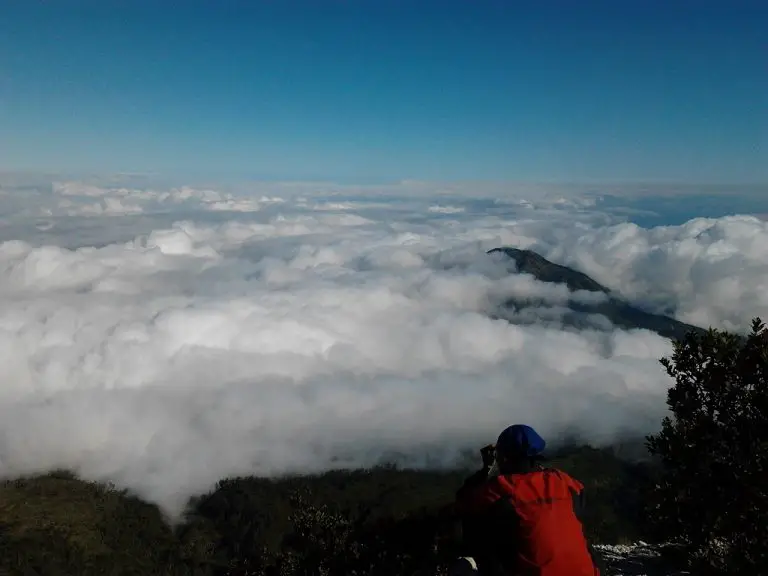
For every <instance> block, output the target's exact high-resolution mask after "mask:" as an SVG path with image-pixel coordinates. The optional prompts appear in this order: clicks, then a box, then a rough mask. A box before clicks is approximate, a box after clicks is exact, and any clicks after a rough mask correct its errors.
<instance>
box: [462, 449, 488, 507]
mask: <svg viewBox="0 0 768 576" xmlns="http://www.w3.org/2000/svg"><path fill="white" fill-rule="evenodd" d="M495 449H496V447H495V446H494V445H493V444H488V445H487V446H484V447H483V448H481V449H480V456H481V457H482V459H483V467H482V468H481V469H480V470H478V471H477V472H475V473H474V474H472V475H471V476H469V477H468V478H466V479H465V480H464V483H463V484H462V485H461V487H460V488H459V489H458V490H457V492H456V502H457V503H458V502H461V501H462V500H464V499H465V498H466V497H467V496H468V495H469V494H470V493H471V492H472V491H474V489H475V488H477V487H478V486H482V484H483V483H484V482H485V481H486V480H488V473H489V472H490V470H491V467H492V466H493V463H494V459H495V457H494V451H495Z"/></svg>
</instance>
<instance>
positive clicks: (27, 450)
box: [0, 185, 768, 511]
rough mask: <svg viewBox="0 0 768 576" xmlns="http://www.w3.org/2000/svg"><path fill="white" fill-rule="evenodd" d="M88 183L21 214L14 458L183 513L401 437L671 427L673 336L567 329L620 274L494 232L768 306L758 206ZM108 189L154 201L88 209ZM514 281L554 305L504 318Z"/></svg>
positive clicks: (9, 370) (373, 454)
mask: <svg viewBox="0 0 768 576" xmlns="http://www.w3.org/2000/svg"><path fill="white" fill-rule="evenodd" d="M61 190H67V191H68V193H66V194H64V193H63V192H61ZM83 190H85V191H86V192H87V194H81V193H80V192H82V190H81V189H78V188H77V187H73V186H69V185H68V186H64V187H62V188H60V191H59V192H57V193H56V194H53V195H52V197H53V200H54V201H53V202H52V204H51V205H52V206H54V207H56V206H58V204H57V203H58V202H60V201H62V200H63V199H68V200H72V199H73V198H74V199H75V200H78V202H76V203H75V204H76V205H77V206H78V207H79V208H81V210H80V211H76V213H73V215H72V216H66V213H64V214H62V213H61V212H60V211H59V212H56V213H54V214H53V215H48V216H46V218H44V219H40V218H32V217H31V215H34V214H36V213H35V212H34V211H32V212H29V211H27V212H24V211H22V210H20V209H19V206H18V205H16V204H14V206H13V210H12V212H13V213H14V214H16V216H15V218H14V219H10V220H9V221H8V227H7V229H6V231H5V232H2V234H5V235H4V236H0V238H4V239H6V241H5V242H3V243H0V355H1V356H2V359H1V360H2V365H3V369H4V382H3V387H2V388H0V474H2V475H12V474H19V473H27V472H36V471H41V470H46V469H50V468H52V467H57V466H63V467H68V468H75V469H76V470H78V471H79V472H80V473H82V474H83V475H85V476H86V477H89V478H97V479H104V478H108V479H110V480H113V481H116V482H117V483H118V484H120V485H122V486H128V487H131V488H133V489H136V490H139V491H140V493H142V494H143V495H145V496H147V497H149V498H152V499H153V500H156V501H158V502H161V503H162V504H163V505H165V506H166V507H168V509H169V510H171V511H178V510H179V507H180V506H181V505H182V504H183V503H184V501H185V499H186V498H187V497H188V496H190V495H191V494H193V493H196V492H200V491H203V490H206V489H208V488H210V487H211V485H212V483H214V482H215V481H216V480H218V479H219V478H221V477H222V476H225V475H229V474H247V473H277V472H286V471H296V470H302V471H307V470H318V469H323V468H325V467H328V466H329V465H331V462H332V459H334V458H338V459H340V460H338V461H336V462H335V464H339V463H341V464H350V465H360V464H370V463H373V462H376V461H377V459H378V458H380V457H382V456H383V455H385V454H386V453H387V452H388V451H391V450H398V451H401V452H403V453H405V454H406V455H408V456H410V457H412V458H413V459H414V461H415V462H417V463H418V462H419V461H425V459H426V455H429V456H430V457H431V458H436V459H438V460H442V461H444V462H446V463H447V462H450V461H451V459H452V458H453V457H454V456H455V454H456V451H458V450H460V449H463V448H467V447H471V448H476V447H477V446H478V445H480V443H483V442H486V441H488V440H489V439H492V438H493V437H494V435H495V434H496V433H498V431H499V430H500V429H501V428H502V427H503V426H505V425H507V424H509V423H511V422H514V421H525V422H528V423H530V424H532V425H534V426H536V427H537V428H539V429H540V430H541V432H542V433H543V434H544V435H545V436H546V437H548V438H550V439H556V438H557V437H558V436H559V435H560V434H562V433H564V432H566V431H573V430H575V431H580V432H582V433H583V434H585V436H586V438H588V439H589V440H591V441H594V442H604V441H610V440H611V439H613V438H615V437H617V436H618V435H620V434H623V433H634V434H642V433H647V432H650V431H653V430H655V429H656V428H657V426H658V424H659V419H660V418H661V417H662V416H663V414H664V411H665V405H664V397H665V394H666V387H667V386H668V384H669V379H668V378H667V377H666V375H665V374H664V373H663V369H662V368H661V366H660V365H659V363H658V358H659V357H660V356H662V355H664V354H667V353H669V352H670V346H669V344H668V342H666V341H665V340H663V339H662V338H660V337H658V336H656V335H655V334H652V333H648V332H644V331H634V332H625V331H618V330H615V331H614V330H611V329H610V326H608V327H607V330H592V331H581V332H575V331H572V330H563V329H562V326H561V318H562V314H563V311H564V310H565V309H566V306H567V304H568V301H569V300H581V301H583V300H585V299H587V300H589V299H594V298H599V297H601V296H600V295H593V294H584V293H576V294H573V293H569V292H568V290H567V289H565V287H563V286H554V285H546V284H541V283H539V282H536V281H535V280H534V279H532V278H531V277H530V276H527V275H510V274H509V272H508V265H507V264H506V263H504V261H503V260H501V259H499V258H498V257H495V256H493V255H486V254H485V251H486V250H488V249H490V248H493V247H496V246H499V245H515V246H518V247H523V248H525V247H532V248H535V249H538V250H540V251H541V252H542V253H543V254H544V255H545V256H548V257H551V258H552V259H553V260H555V261H558V262H561V263H566V264H572V265H577V267H578V268H580V269H582V270H583V271H585V272H587V273H589V274H591V275H593V276H594V277H595V279H597V280H598V281H600V282H602V283H603V284H606V285H608V286H610V287H612V288H616V289H620V290H622V291H625V292H626V293H627V294H628V295H630V296H632V297H636V298H638V299H640V300H643V301H646V302H648V303H649V305H654V306H656V307H657V308H658V307H666V306H672V307H676V308H678V309H679V311H678V312H677V316H678V317H680V318H682V319H685V320H689V321H694V320H697V319H698V320H701V322H700V323H704V324H706V323H707V322H709V321H711V322H714V323H715V324H716V325H720V326H742V327H743V326H746V324H748V322H749V320H750V319H751V317H752V316H753V315H755V314H757V313H761V314H763V315H764V316H765V317H767V318H768V301H766V296H765V294H768V258H767V257H766V251H768V223H766V222H762V221H760V220H758V219H756V218H747V217H741V218H726V219H720V220H694V221H691V222H689V223H687V224H686V225H684V226H681V227H671V228H662V229H655V230H643V229H638V228H637V227H634V226H632V225H628V224H621V225H614V226H609V227H604V226H602V223H603V222H604V221H605V219H606V217H605V216H604V215H601V214H598V213H595V212H590V209H589V203H588V202H585V203H580V202H579V200H578V199H574V201H573V202H565V203H564V202H555V201H553V202H543V201H541V200H540V199H538V198H532V199H531V200H530V202H527V203H508V202H507V203H505V202H497V203H489V204H487V205H486V204H484V205H482V206H478V205H475V204H472V202H470V201H469V200H467V201H466V202H460V201H458V200H454V199H452V200H451V203H450V206H455V207H460V208H463V209H464V211H463V212H458V211H457V212H454V215H453V216H452V217H451V218H450V219H446V218H444V217H442V216H441V213H440V212H438V213H437V214H432V213H431V212H430V211H429V207H430V206H443V207H445V206H446V205H445V204H442V202H441V201H439V200H437V199H435V198H432V197H426V196H425V197H423V198H420V199H409V200H408V201H407V202H405V201H403V200H397V201H392V200H388V199H387V198H385V197H379V198H372V199H370V200H369V201H366V200H365V199H357V200H350V199H340V200H339V201H338V205H336V206H332V205H331V204H330V203H332V202H334V201H333V200H326V199H323V197H322V196H320V197H318V198H314V199H313V198H312V195H311V193H310V191H307V190H303V192H302V195H299V196H290V195H288V196H285V197H282V198H280V200H282V201H276V200H277V197H276V196H274V194H276V192H274V190H272V191H267V190H260V191H258V192H254V195H252V196H247V195H242V194H235V193H234V192H228V191H218V190H214V189H212V188H207V187H206V188H199V189H198V188H185V187H177V188H169V189H167V190H162V189H158V190H156V191H147V190H143V189H142V190H139V189H132V188H124V189H117V190H118V191H117V192H116V191H115V190H113V189H111V188H103V189H102V188H100V189H99V190H101V193H97V191H96V189H94V188H90V187H86V188H84V189H83ZM120 190H122V191H120ZM73 191H74V192H76V193H73V194H70V193H69V192H73ZM252 192H253V191H252ZM262 196H264V197H266V198H267V199H269V201H267V200H265V199H264V198H263V197H262ZM302 196H303V197H304V200H301V197H302ZM82 198H86V199H85V200H83V199H82ZM16 200H18V198H16ZM107 200H109V201H110V202H112V203H111V204H107V203H106V201H107ZM115 200H117V201H118V202H119V204H117V203H114V201H115ZM4 201H5V200H4V199H0V206H2V203H3V202H4ZM249 201H252V202H254V204H252V205H251V204H248V202H249ZM94 202H96V203H97V205H99V206H102V208H103V209H104V210H105V211H106V209H107V207H108V206H112V208H113V213H114V212H115V211H118V212H119V209H118V208H119V207H125V206H132V205H135V206H139V207H141V208H142V210H144V212H143V213H142V214H135V215H114V216H110V217H109V218H106V217H105V212H102V213H101V214H99V215H97V216H94V217H88V218H82V217H81V215H82V210H85V208H83V207H85V206H89V205H93V204H94ZM241 202H244V204H239V203H241ZM102 203H103V204H102ZM162 203H166V205H171V206H173V205H176V204H179V205H182V204H183V205H186V204H188V203H192V205H194V206H197V207H199V208H200V210H199V211H197V212H192V213H186V212H185V215H184V217H183V218H179V221H178V222H176V223H174V224H172V225H171V224H169V223H164V221H163V220H162V219H155V218H159V217H155V216H153V215H151V214H150V213H149V212H150V208H152V206H155V205H158V204H162ZM222 203H223V205H224V206H225V207H227V210H225V211H223V212H222V211H220V210H217V209H216V208H215V206H221V205H222ZM230 203H231V204H230ZM248 206H253V207H255V206H258V210H255V211H253V212H251V211H243V208H244V207H248ZM139 226H140V228H138V227H139ZM129 231H133V233H132V234H129V235H127V236H126V234H127V232H129ZM9 234H16V236H9ZM25 235H26V236H25ZM11 238H12V239H11ZM75 238H78V239H79V243H77V244H74V240H73V239H75ZM513 296H514V297H518V298H527V297H535V298H537V299H540V300H541V303H540V304H539V305H537V306H536V307H534V308H532V309H529V310H526V311H525V312H524V314H526V318H521V319H520V320H521V322H523V324H520V325H513V324H510V323H507V322H506V321H503V320H494V319H493V318H492V315H493V312H494V310H495V306H497V305H498V304H499V303H500V302H501V301H503V300H505V299H507V298H509V297H513ZM704 320H707V322H704ZM528 322H533V324H528ZM596 323H597V324H599V322H596ZM420 459H421V460H420Z"/></svg>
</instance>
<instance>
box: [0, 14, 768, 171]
mask: <svg viewBox="0 0 768 576" xmlns="http://www.w3.org/2000/svg"><path fill="white" fill-rule="evenodd" d="M2 6H3V8H2V17H0V170H30V171H50V172H57V171H64V172H77V171H93V172H116V171H130V172H150V173H161V174H185V175H190V176H193V175H198V176H203V177H233V178H258V179H279V180H284V179H290V180H304V179H312V180H314V179H321V180H326V179H330V180H336V181H340V182H377V181H393V180H399V179H425V180H534V181H603V180H611V181H617V180H619V181H621V180H633V181H637V180H641V181H647V180H654V181H659V180H674V181H685V182H765V181H768V151H767V150H768V40H766V39H765V30H766V29H768V5H766V4H765V2H758V1H746V0H742V1H740V0H722V1H719V2H713V1H708V0H689V1H686V2H682V1H676V0H664V1H652V0H642V1H640V0H621V1H608V0H605V1H601V2H596V1H587V0H582V1H579V2H575V1H567V2H566V1H565V0H562V1H560V2H555V1H549V0H537V1H535V2H533V1H531V2H525V3H524V2H515V1H513V0H485V1H480V0H478V1H471V0H464V1H456V0H440V1H434V0H419V1H415V0H410V1H402V0H389V1H385V0H354V1H353V0H348V1H341V0H314V1H309V0H306V1H291V0H279V1H278V0H273V1H259V0H251V1H249V2H246V1H242V0H241V1H235V0H229V1H220V0H216V1H214V0H209V1H208V2H202V1H198V0H185V2H181V3H173V4H172V3H170V2H164V1H163V0H152V1H148V0H133V1H128V0H125V1H120V2H118V1H117V0H98V1H95V0H82V1H79V2H75V1H74V0H72V1H63V0H51V1H49V2H32V1H30V0H4V1H3V4H2Z"/></svg>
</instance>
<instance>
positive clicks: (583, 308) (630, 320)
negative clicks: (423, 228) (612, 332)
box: [488, 248, 705, 340]
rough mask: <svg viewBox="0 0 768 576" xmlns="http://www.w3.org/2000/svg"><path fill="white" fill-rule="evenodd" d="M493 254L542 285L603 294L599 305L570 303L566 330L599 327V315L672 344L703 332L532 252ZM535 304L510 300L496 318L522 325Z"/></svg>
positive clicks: (504, 250)
mask: <svg viewBox="0 0 768 576" xmlns="http://www.w3.org/2000/svg"><path fill="white" fill-rule="evenodd" d="M495 253H502V254H505V255H506V256H508V257H509V258H511V259H512V260H513V261H514V262H515V264H516V267H517V273H522V274H531V275H532V276H534V277H535V278H536V279H537V280H539V281H541V282H550V283H554V284H565V285H566V286H568V289H569V290H571V291H576V290H586V291H588V292H602V293H604V294H606V296H607V299H606V300H604V301H602V302H599V303H594V304H584V303H579V302H573V301H571V302H570V303H569V305H568V307H569V311H568V312H567V313H566V314H564V315H563V317H562V321H563V323H564V324H565V325H567V326H571V327H575V328H585V327H592V328H594V327H600V325H601V324H600V322H599V319H597V318H595V315H598V316H603V317H605V318H607V319H608V320H609V321H610V322H611V324H613V325H614V326H617V327H620V328H624V329H628V330H631V329H644V330H651V331H653V332H656V333H657V334H659V335H661V336H663V337H665V338H670V339H673V340H679V339H681V338H683V337H684V336H685V334H686V333H688V332H690V331H694V332H697V333H700V334H701V333H704V332H705V330H704V329H703V328H699V327H698V326H692V325H691V324H686V323H684V322H680V321H678V320H675V319H674V318H670V317H669V316H664V315H661V314H653V313H651V312H646V311H645V310H642V309H640V308H639V307H637V306H635V305H633V304H631V303H629V302H627V301H626V300H625V299H623V298H621V297H620V296H619V295H616V294H614V293H612V292H611V290H609V289H608V288H606V287H605V286H603V285H602V284H600V283H599V282H597V281H595V280H593V279H592V278H590V277H589V276H587V275H586V274H584V273H582V272H579V271H578V270H574V269H572V268H569V267H567V266H562V265H560V264H555V263H554V262H550V261H549V260H547V259H546V258H544V257H543V256H541V255H540V254H537V253H536V252H533V251H531V250H520V249H518V248H494V249H492V250H489V251H488V254H495ZM536 304H537V302H533V301H528V300H527V301H523V300H520V299H509V300H507V301H506V302H505V304H504V309H502V310H501V311H500V312H499V314H498V315H499V316H500V317H502V318H505V319H507V320H509V321H511V322H516V323H523V322H526V316H525V315H524V314H521V313H524V312H525V310H526V309H527V308H530V307H532V306H534V305H536Z"/></svg>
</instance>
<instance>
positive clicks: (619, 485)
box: [0, 447, 651, 576]
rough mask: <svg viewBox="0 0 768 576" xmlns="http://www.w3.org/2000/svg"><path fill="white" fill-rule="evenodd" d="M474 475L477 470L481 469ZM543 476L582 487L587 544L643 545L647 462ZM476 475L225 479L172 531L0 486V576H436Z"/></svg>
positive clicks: (59, 496)
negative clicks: (267, 575)
mask: <svg viewBox="0 0 768 576" xmlns="http://www.w3.org/2000/svg"><path fill="white" fill-rule="evenodd" d="M478 464H479V463H478ZM549 464H550V465H554V466H559V467H561V468H563V469H565V470H568V471H571V472H572V473H573V474H575V475H576V476H577V477H579V478H580V479H581V480H582V481H584V483H585V484H586V486H587V489H588V490H589V496H590V510H589V518H588V524H587V530H588V532H589V534H590V535H591V536H592V537H593V538H594V539H595V540H597V541H600V542H625V541H632V540H635V539H636V538H638V537H646V538H648V535H649V532H648V530H647V529H646V527H645V526H644V514H643V509H642V502H643V501H644V500H646V498H647V496H646V494H645V492H646V490H647V487H648V485H649V483H648V482H647V478H648V475H649V473H650V472H651V469H650V468H649V465H648V464H642V463H630V462H626V461H623V460H621V459H619V458H618V457H617V456H616V455H615V454H614V452H613V451H612V450H609V449H606V450H597V449H593V448H588V447H574V448H569V449H562V450H560V451H559V452H558V453H555V454H552V455H551V459H550V462H549ZM471 472H472V470H469V469H468V470H456V471H441V472H434V471H433V472H430V471H416V470H401V469H397V468H395V467H380V468H375V469H372V470H355V471H333V472H328V473H326V474H323V475H318V476H307V477H294V478H284V479H274V480H270V479H263V478H233V479H228V480H224V481H222V482H221V483H220V484H219V485H218V487H217V489H216V490H214V491H212V492H211V493H210V494H207V495H205V496H202V497H199V498H197V499H195V500H194V501H193V502H191V503H190V506H189V512H188V514H187V517H186V518H185V520H184V522H183V523H181V524H180V525H179V526H176V527H175V528H172V527H171V526H170V525H169V524H168V523H166V521H165V520H164V519H163V517H162V515H161V513H160V512H159V510H158V509H157V508H156V507H155V506H152V505H150V504H147V503H145V502H142V501H141V500H139V499H137V498H134V497H131V496H130V495H129V494H127V493H126V492H124V491H119V490H116V489H114V488H111V487H109V486H103V485H99V484H95V483H88V482H84V481H82V480H78V479H77V478H75V477H74V476H72V475H70V474H67V473H55V474H49V475H46V476H40V477H34V478H30V479H22V480H16V481H12V482H6V483H4V484H3V485H2V486H1V487H0V574H20V575H22V574H23V575H32V574H40V575H43V574H45V575H58V574H81V575H83V576H85V575H90V574H100V575H102V574H107V575H111V574H114V575H117V574H137V575H138V574H167V575H176V574H179V575H180V574H190V575H191V574H199V575H224V574H232V575H235V574H238V575H245V574H261V573H264V571H265V570H267V569H268V568H269V567H271V569H272V570H277V572H276V573H281V574H321V573H322V572H320V571H319V567H326V568H328V569H329V570H331V573H333V574H350V573H352V570H354V569H357V570H358V573H359V574H388V575H391V574H403V575H408V574H421V573H423V574H432V575H434V574H436V573H438V572H439V571H440V566H441V565H444V564H445V563H446V562H447V561H449V560H450V559H451V558H453V557H454V555H455V550H456V542H455V538H454V532H453V529H454V523H453V522H452V521H451V517H450V516H449V515H448V514H447V505H449V504H450V503H451V502H452V500H453V498H454V493H455V491H456V489H457V488H458V487H459V485H460V484H461V482H462V481H463V479H464V478H465V476H466V475H467V474H468V473H471Z"/></svg>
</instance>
